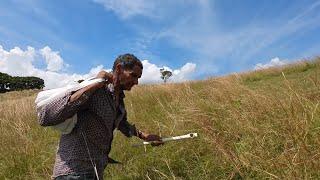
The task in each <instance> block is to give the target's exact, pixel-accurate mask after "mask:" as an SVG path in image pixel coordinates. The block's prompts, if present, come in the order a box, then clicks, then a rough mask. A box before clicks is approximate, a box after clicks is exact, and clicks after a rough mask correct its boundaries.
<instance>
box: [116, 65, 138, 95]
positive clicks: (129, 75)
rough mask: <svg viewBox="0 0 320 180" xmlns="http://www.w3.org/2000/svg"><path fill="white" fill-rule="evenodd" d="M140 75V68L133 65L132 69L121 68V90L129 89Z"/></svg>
mask: <svg viewBox="0 0 320 180" xmlns="http://www.w3.org/2000/svg"><path fill="white" fill-rule="evenodd" d="M141 75H142V69H141V68H140V67H139V66H137V65H136V66H134V67H133V69H132V70H123V71H122V73H121V74H120V87H121V89H122V90H127V91H130V90H131V88H132V87H133V86H134V85H137V84H138V80H139V78H140V77H141Z"/></svg>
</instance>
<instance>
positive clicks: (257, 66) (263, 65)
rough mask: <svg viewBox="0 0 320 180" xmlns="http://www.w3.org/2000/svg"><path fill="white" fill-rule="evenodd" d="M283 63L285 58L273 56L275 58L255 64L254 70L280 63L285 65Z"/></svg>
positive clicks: (285, 62) (279, 64)
mask: <svg viewBox="0 0 320 180" xmlns="http://www.w3.org/2000/svg"><path fill="white" fill-rule="evenodd" d="M285 64H287V61H286V60H280V59H279V58H278V57H275V58H273V59H271V60H270V61H269V62H268V63H266V64H262V63H258V64H256V65H255V67H254V69H255V70H260V69H267V68H270V67H276V66H282V65H285Z"/></svg>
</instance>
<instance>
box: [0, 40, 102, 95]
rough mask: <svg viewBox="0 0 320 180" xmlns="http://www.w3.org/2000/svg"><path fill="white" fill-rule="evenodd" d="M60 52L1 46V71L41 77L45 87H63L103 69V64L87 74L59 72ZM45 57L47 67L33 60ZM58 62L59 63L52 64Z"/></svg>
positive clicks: (60, 67)
mask: <svg viewBox="0 0 320 180" xmlns="http://www.w3.org/2000/svg"><path fill="white" fill-rule="evenodd" d="M58 54H59V53H58V52H53V51H52V50H51V49H50V48H49V47H47V46H46V47H45V48H43V49H41V50H35V49H34V48H32V47H28V48H27V50H25V51H23V50H21V49H20V48H19V47H15V48H13V49H11V50H9V51H6V50H5V49H3V47H2V46H0V65H1V66H0V72H4V73H7V74H9V75H12V76H36V77H40V78H41V79H43V80H44V82H45V88H46V89H51V88H56V87H62V86H64V85H66V84H68V83H73V82H75V81H77V80H79V79H86V78H89V77H91V76H94V75H96V74H97V72H98V71H99V70H101V69H103V66H102V65H100V66H97V67H95V68H92V69H91V70H90V72H89V73H87V74H76V73H73V74H68V73H61V72H58V71H59V70H61V69H62V68H63V64H64V63H63V59H62V58H61V57H60V56H59V55H58ZM42 55H43V56H44V57H45V62H46V63H47V69H39V68H36V67H35V66H34V64H33V62H34V61H35V60H37V59H39V60H41V58H40V57H41V56H42ZM52 63H57V65H55V64H52ZM51 70H53V71H51Z"/></svg>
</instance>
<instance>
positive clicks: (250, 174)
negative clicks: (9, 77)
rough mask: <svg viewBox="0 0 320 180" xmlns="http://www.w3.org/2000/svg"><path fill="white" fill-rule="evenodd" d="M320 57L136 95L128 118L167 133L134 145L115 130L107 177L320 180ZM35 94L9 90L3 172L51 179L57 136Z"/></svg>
mask: <svg viewBox="0 0 320 180" xmlns="http://www.w3.org/2000/svg"><path fill="white" fill-rule="evenodd" d="M319 66H320V60H319V59H316V60H314V61H308V62H301V63H299V64H294V65H290V66H287V67H282V68H271V69H268V70H261V71H255V72H248V73H243V74H233V75H230V76H226V77H221V78H213V79H208V80H205V81H194V82H188V83H181V84H165V85H144V86H139V87H137V88H134V89H133V91H131V92H129V93H127V97H126V106H127V110H128V114H129V121H131V122H132V123H135V124H136V126H137V127H139V128H140V129H144V130H147V131H149V132H155V133H158V134H161V135H162V136H173V135H180V134H185V133H189V132H198V133H199V138H197V139H193V140H185V141H180V142H169V143H167V144H165V145H163V146H161V147H148V146H147V147H138V148H137V147H132V144H135V143H139V142H140V141H139V140H138V139H136V138H131V139H128V138H125V137H124V136H123V135H121V133H119V132H116V133H115V139H114V143H113V148H112V152H111V155H110V156H111V157H113V158H115V159H117V160H120V161H121V162H123V164H121V165H112V164H110V165H109V166H108V167H107V169H106V171H105V177H106V179H137V180H138V179H319V178H320V171H319V170H320V161H319V160H320V150H319V148H320V138H319V137H320V136H319V135H320V110H319V101H320V79H319V78H320V68H319ZM34 98H35V94H33V93H32V91H26V92H14V93H7V94H4V95H1V96H0V100H1V102H0V119H1V121H0V123H1V124H0V130H1V134H2V135H1V137H0V139H1V152H0V158H1V161H0V163H1V164H0V179H49V177H50V175H51V171H52V166H53V162H54V153H55V149H56V145H57V143H58V137H59V135H58V133H57V132H54V131H53V130H51V129H47V128H42V127H39V125H37V122H36V121H37V120H36V114H35V110H34V105H33V101H34Z"/></svg>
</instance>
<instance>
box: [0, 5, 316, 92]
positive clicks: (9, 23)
mask: <svg viewBox="0 0 320 180" xmlns="http://www.w3.org/2000/svg"><path fill="white" fill-rule="evenodd" d="M319 12H320V1H312V0H308V1H302V0H299V1H298V0H297V1H293V0H289V1H286V0H274V1H272V0H259V1H257V0H255V1H253V0H246V1H244V0H243V1H231V0H220V1H215V0H211V1H210V0H198V1H196V0H175V1H173V0H161V1H156V0H77V1H76V0H68V1H45V0H42V1H40V0H8V1H1V2H0V46H1V48H0V71H4V72H6V73H9V74H12V75H38V76H40V77H42V78H44V79H45V81H46V83H47V84H46V85H47V86H48V87H55V86H62V85H63V83H64V84H65V83H67V82H69V81H71V80H74V78H80V77H87V76H90V75H93V74H94V73H96V72H97V71H98V70H100V69H109V68H110V67H111V66H112V63H113V60H114V59H115V58H116V57H117V56H118V55H119V54H122V53H133V54H135V55H136V56H137V57H138V58H140V59H141V60H148V61H144V65H145V67H146V68H145V71H144V74H145V76H143V78H142V82H146V83H148V82H154V83H157V82H160V81H161V79H160V78H159V71H158V69H159V68H161V67H163V66H165V67H166V68H168V69H170V70H172V71H174V72H175V73H174V76H176V77H173V78H172V81H173V82H175V81H184V80H189V79H205V78H207V77H210V76H220V75H225V74H229V73H234V72H242V71H248V70H253V69H254V68H257V65H259V66H260V67H269V66H271V65H278V64H284V63H289V62H292V61H296V60H298V59H302V58H308V57H313V56H316V55H319V54H320V36H319V34H320V13H319ZM49 64H50V65H49ZM26 67H28V68H30V69H27V68H26ZM66 79H68V81H67V80H66ZM62 80H63V81H62ZM49 81H50V82H49ZM53 81H56V82H53ZM61 82H62V83H61Z"/></svg>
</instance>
